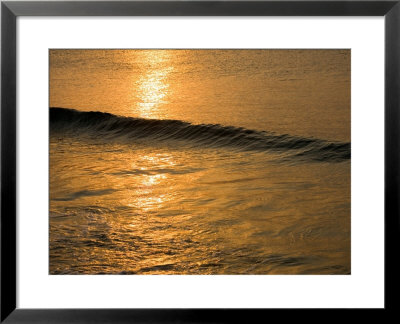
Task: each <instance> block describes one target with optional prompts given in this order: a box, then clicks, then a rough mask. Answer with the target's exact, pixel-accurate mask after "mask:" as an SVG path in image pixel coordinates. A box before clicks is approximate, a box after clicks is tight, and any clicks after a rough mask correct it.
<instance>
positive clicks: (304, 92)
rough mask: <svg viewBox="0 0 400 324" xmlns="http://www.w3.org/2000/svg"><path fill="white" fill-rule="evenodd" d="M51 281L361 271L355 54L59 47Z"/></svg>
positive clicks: (53, 73)
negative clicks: (355, 262)
mask: <svg viewBox="0 0 400 324" xmlns="http://www.w3.org/2000/svg"><path fill="white" fill-rule="evenodd" d="M49 58H50V110H49V121H50V140H49V145H50V184H49V186H50V204H49V209H50V215H49V217H50V235H49V240H50V241H49V249H50V251H49V253H50V259H49V272H50V274H349V273H350V272H351V248H350V241H351V235H350V220H351V217H350V216H351V215H350V183H351V179H350V165H351V144H350V51H349V50H51V51H50V57H49Z"/></svg>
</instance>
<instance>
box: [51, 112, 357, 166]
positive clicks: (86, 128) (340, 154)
mask: <svg viewBox="0 0 400 324" xmlns="http://www.w3.org/2000/svg"><path fill="white" fill-rule="evenodd" d="M50 132H51V134H60V133H68V134H70V135H75V136H79V135H86V136H89V137H91V138H94V139H102V140H116V141H121V142H132V141H135V140H139V139H145V140H152V141H156V142H171V141H175V143H174V144H176V142H180V143H183V144H187V145H190V146H195V147H212V148H233V149H237V150H241V151H270V150H273V151H279V152H283V153H288V154H290V156H291V157H294V158H299V159H305V160H311V161H326V162H340V161H344V160H349V159H350V156H351V153H350V152H351V145H350V143H340V142H329V141H325V140H322V139H315V138H303V137H299V136H291V135H287V134H284V135H277V134H275V133H272V132H266V131H255V130H250V129H245V128H241V127H233V126H222V125H219V124H215V125H212V124H201V125H194V124H191V123H188V122H184V121H180V120H158V119H143V118H132V117H121V116H115V115H112V114H109V113H103V112H94V111H91V112H82V111H78V110H74V109H66V108H50Z"/></svg>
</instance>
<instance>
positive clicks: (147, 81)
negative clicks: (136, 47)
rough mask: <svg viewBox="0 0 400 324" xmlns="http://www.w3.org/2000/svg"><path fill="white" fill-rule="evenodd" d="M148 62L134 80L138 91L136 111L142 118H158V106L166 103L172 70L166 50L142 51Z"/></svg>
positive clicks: (169, 91)
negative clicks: (144, 69)
mask: <svg viewBox="0 0 400 324" xmlns="http://www.w3.org/2000/svg"><path fill="white" fill-rule="evenodd" d="M143 54H144V55H145V56H146V58H147V61H148V62H149V64H148V65H147V70H146V72H145V73H143V74H142V75H141V77H140V78H139V80H137V81H136V82H135V89H136V91H137V92H138V101H137V104H136V105H137V107H136V109H137V111H138V112H139V117H142V118H159V117H160V113H159V110H158V108H159V107H160V106H161V105H162V104H165V103H167V100H166V99H167V95H170V94H171V90H170V84H169V80H168V78H169V74H170V73H171V72H172V71H173V67H172V66H168V64H170V58H169V54H168V52H167V51H164V52H144V53H143Z"/></svg>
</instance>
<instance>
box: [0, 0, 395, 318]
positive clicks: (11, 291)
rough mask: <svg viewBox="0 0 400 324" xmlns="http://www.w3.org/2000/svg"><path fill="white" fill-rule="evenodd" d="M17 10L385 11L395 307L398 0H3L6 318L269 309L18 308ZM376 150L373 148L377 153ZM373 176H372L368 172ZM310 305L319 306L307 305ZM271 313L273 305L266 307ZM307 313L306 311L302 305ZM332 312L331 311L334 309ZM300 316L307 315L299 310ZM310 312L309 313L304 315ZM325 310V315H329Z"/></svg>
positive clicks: (216, 314) (389, 262)
mask: <svg viewBox="0 0 400 324" xmlns="http://www.w3.org/2000/svg"><path fill="white" fill-rule="evenodd" d="M18 16H384V17H385V308H384V310H377V311H378V312H379V314H380V315H382V311H385V312H386V313H387V312H388V311H395V310H396V307H397V299H396V295H397V291H398V288H399V279H398V277H399V275H398V274H397V267H396V266H395V263H396V259H397V257H398V250H397V249H398V247H399V246H400V242H399V232H400V218H399V210H400V199H399V198H400V196H399V180H400V179H399V177H400V174H399V162H400V137H399V131H400V64H399V63H400V0H395V1H320V0H317V1H293V0H292V1H284V0H283V1H271V0H268V1H263V0H261V1H122V2H120V1H101V2H99V1H86V2H85V1H82V2H81V1H78V2H77V1H70V2H68V1H4V2H3V1H2V2H1V242H0V243H1V317H0V321H1V322H4V323H33V322H34V323H144V322H145V323H199V322H213V323H217V322H238V321H240V322H247V323H252V322H258V321H259V319H261V320H262V321H264V320H263V318H264V319H265V321H266V320H267V319H266V318H265V316H270V314H271V313H273V314H276V313H277V312H279V311H282V310H271V309H246V310H245V309H19V308H16V299H17V292H16V288H17V287H16V270H17V269H16V192H17V183H16V163H17V157H16V127H17V124H16V81H17V80H16V54H17V52H16V41H17V39H16V38H17V31H16V19H17V17H18ZM372 154H373V152H372ZM366 176H368V175H366ZM309 311H314V312H315V311H316V310H307V314H308V312H309ZM266 312H269V313H268V314H266ZM297 312H298V314H299V315H300V314H305V310H297ZM330 313H331V312H330ZM302 316H303V315H302ZM305 316H307V317H308V316H309V315H305ZM324 316H325V315H324Z"/></svg>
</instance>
